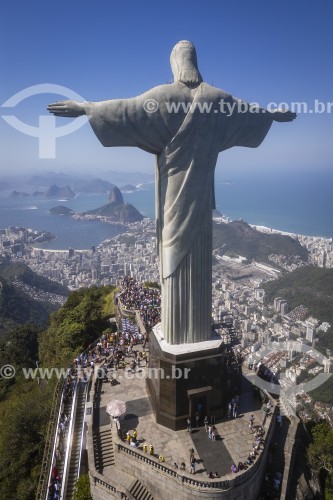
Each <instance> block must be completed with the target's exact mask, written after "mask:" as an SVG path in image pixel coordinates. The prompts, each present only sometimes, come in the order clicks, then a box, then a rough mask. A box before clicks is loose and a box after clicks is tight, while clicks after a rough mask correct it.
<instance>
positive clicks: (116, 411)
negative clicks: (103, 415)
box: [106, 399, 126, 417]
mask: <svg viewBox="0 0 333 500" xmlns="http://www.w3.org/2000/svg"><path fill="white" fill-rule="evenodd" d="M106 411H107V413H109V414H110V415H112V416H113V417H120V416H121V415H124V413H126V403H125V401H120V400H119V399H115V400H113V401H110V403H108V404H107V407H106Z"/></svg>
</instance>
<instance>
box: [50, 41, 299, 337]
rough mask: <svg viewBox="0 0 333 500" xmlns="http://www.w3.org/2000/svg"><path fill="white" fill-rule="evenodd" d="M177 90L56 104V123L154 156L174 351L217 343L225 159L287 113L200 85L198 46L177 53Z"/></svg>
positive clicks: (167, 323) (253, 143)
mask: <svg viewBox="0 0 333 500" xmlns="http://www.w3.org/2000/svg"><path fill="white" fill-rule="evenodd" d="M171 68H172V72H173V75H174V83H171V84H167V85H160V86H158V87H155V88H152V89H151V90H148V91H147V92H145V93H144V94H142V95H139V96H137V97H134V98H130V99H114V100H110V101H102V102H84V103H78V102H76V101H62V102H58V103H55V104H50V105H49V107H48V110H49V111H50V112H51V113H53V114H54V115H56V116H65V117H77V116H80V115H84V114H86V115H87V116H88V117H89V121H90V125H91V127H92V129H93V131H94V132H95V134H96V136H97V137H98V139H99V140H100V142H101V143H102V145H103V146H108V147H110V146H136V147H138V148H140V149H143V150H144V151H148V152H149V153H152V154H154V155H155V156H156V219H157V237H158V249H159V258H160V276H161V288H162V306H161V308H162V319H161V323H162V324H161V330H162V334H163V336H164V339H165V340H166V342H168V343H170V344H181V343H192V342H201V341H205V340H209V339H210V338H211V323H212V317H211V309H212V209H213V208H214V170H215V165H216V161H217V157H218V154H219V152H220V151H224V150H226V149H229V148H231V147H233V146H245V147H250V148H255V147H257V146H259V145H260V144H261V142H262V141H263V139H264V138H265V136H266V134H267V132H268V130H269V128H270V126H271V124H272V121H273V120H275V121H279V122H286V121H291V120H293V119H294V118H295V117H296V115H295V114H293V113H291V112H289V111H283V110H282V111H280V110H275V111H273V112H272V111H268V110H265V109H262V108H253V107H252V108H251V107H250V106H249V105H248V104H247V103H246V102H244V101H240V100H239V99H236V98H235V97H233V96H231V95H230V94H227V93H226V92H224V91H223V90H220V89H217V88H214V87H212V86H210V85H208V84H207V83H205V82H203V81H202V77H201V75H200V72H199V70H198V66H197V58H196V52H195V48H194V46H193V45H192V44H191V43H190V42H187V41H182V42H179V43H177V45H176V46H175V47H174V48H173V50H172V53H171Z"/></svg>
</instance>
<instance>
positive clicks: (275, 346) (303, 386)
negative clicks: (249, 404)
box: [245, 341, 332, 413]
mask: <svg viewBox="0 0 333 500" xmlns="http://www.w3.org/2000/svg"><path fill="white" fill-rule="evenodd" d="M272 351H273V352H278V351H280V352H281V351H282V352H291V353H295V354H296V353H297V354H301V353H302V354H303V355H304V356H308V357H309V358H312V359H313V360H315V361H316V363H317V365H323V366H324V367H325V366H326V367H329V366H330V360H329V358H327V357H326V356H324V355H323V354H321V353H320V352H319V351H317V350H315V349H314V348H313V347H310V346H308V345H306V344H303V342H298V341H285V342H273V343H272V344H271V345H270V346H266V347H265V348H264V349H261V350H260V358H261V359H264V358H265V357H266V356H268V355H269V354H272ZM328 371H329V373H322V372H321V373H317V375H316V376H315V377H314V378H313V379H311V380H309V381H307V382H304V383H300V384H297V383H296V382H294V381H293V380H291V379H289V378H287V377H286V375H285V374H281V375H280V377H279V384H276V383H274V382H268V381H266V380H263V379H262V378H261V377H259V376H258V375H256V374H254V373H253V372H252V373H251V372H250V373H247V374H245V376H246V378H247V379H248V380H249V381H250V382H251V383H252V384H254V385H255V386H257V387H259V388H260V389H263V390H265V391H267V392H269V393H271V394H277V395H279V396H280V397H281V396H284V399H285V401H287V402H288V403H289V410H291V412H294V413H295V408H296V403H295V402H296V396H297V394H301V393H304V392H306V393H308V392H311V391H313V390H314V389H317V388H318V387H319V386H321V385H322V384H324V383H325V382H326V381H327V380H328V379H329V378H330V377H331V376H332V373H330V371H331V369H330V368H328Z"/></svg>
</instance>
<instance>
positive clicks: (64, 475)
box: [60, 380, 79, 498]
mask: <svg viewBox="0 0 333 500" xmlns="http://www.w3.org/2000/svg"><path fill="white" fill-rule="evenodd" d="M78 385H79V383H78V381H77V380H76V381H75V389H74V394H73V400H72V409H71V416H70V423H69V428H68V435H67V443H66V453H65V460H64V469H63V473H62V485H61V492H60V498H65V497H64V493H65V491H66V488H67V480H68V467H69V459H70V454H71V444H72V439H73V430H74V416H75V412H76V405H77V393H78Z"/></svg>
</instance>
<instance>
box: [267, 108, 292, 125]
mask: <svg viewBox="0 0 333 500" xmlns="http://www.w3.org/2000/svg"><path fill="white" fill-rule="evenodd" d="M270 113H271V115H272V118H273V120H274V121H275V122H292V121H293V120H295V118H296V116H297V115H296V113H292V111H289V110H287V109H278V108H277V109H273V110H271V111H270Z"/></svg>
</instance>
